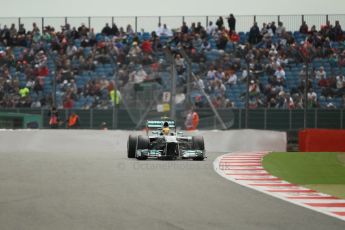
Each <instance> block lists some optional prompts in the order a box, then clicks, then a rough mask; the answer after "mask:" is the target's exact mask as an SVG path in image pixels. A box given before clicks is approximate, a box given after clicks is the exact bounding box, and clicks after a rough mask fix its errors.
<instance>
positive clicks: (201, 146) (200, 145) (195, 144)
mask: <svg viewBox="0 0 345 230" xmlns="http://www.w3.org/2000/svg"><path fill="white" fill-rule="evenodd" d="M192 149H193V150H205V143H204V138H203V137H202V136H194V137H192ZM193 160H195V161H203V160H204V156H201V157H196V158H194V159H193Z"/></svg>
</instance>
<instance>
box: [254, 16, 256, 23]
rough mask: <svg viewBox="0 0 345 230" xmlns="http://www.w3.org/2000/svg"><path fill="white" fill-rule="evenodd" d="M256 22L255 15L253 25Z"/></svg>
mask: <svg viewBox="0 0 345 230" xmlns="http://www.w3.org/2000/svg"><path fill="white" fill-rule="evenodd" d="M255 22H256V15H254V23H255Z"/></svg>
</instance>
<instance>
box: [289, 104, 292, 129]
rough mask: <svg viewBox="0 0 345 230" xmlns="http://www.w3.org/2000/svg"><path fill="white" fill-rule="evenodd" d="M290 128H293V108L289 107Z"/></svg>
mask: <svg viewBox="0 0 345 230" xmlns="http://www.w3.org/2000/svg"><path fill="white" fill-rule="evenodd" d="M289 129H290V130H291V129H292V110H291V109H289Z"/></svg>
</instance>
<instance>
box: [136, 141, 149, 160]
mask: <svg viewBox="0 0 345 230" xmlns="http://www.w3.org/2000/svg"><path fill="white" fill-rule="evenodd" d="M149 147H150V139H149V138H148V137H147V136H142V135H140V136H138V140H137V146H136V149H149ZM136 158H137V159H138V160H146V159H147V157H146V156H141V157H136Z"/></svg>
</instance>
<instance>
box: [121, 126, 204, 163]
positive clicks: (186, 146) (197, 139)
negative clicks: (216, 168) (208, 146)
mask: <svg viewBox="0 0 345 230" xmlns="http://www.w3.org/2000/svg"><path fill="white" fill-rule="evenodd" d="M205 154H206V151H205V145H204V139H203V137H202V136H187V135H184V134H183V132H177V131H176V126H175V121H173V120H156V121H147V123H146V135H139V136H134V135H130V136H129V137H128V142H127V155H128V158H137V159H138V160H146V159H148V158H156V159H165V160H175V159H193V160H201V161H202V160H204V158H206V156H205Z"/></svg>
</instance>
